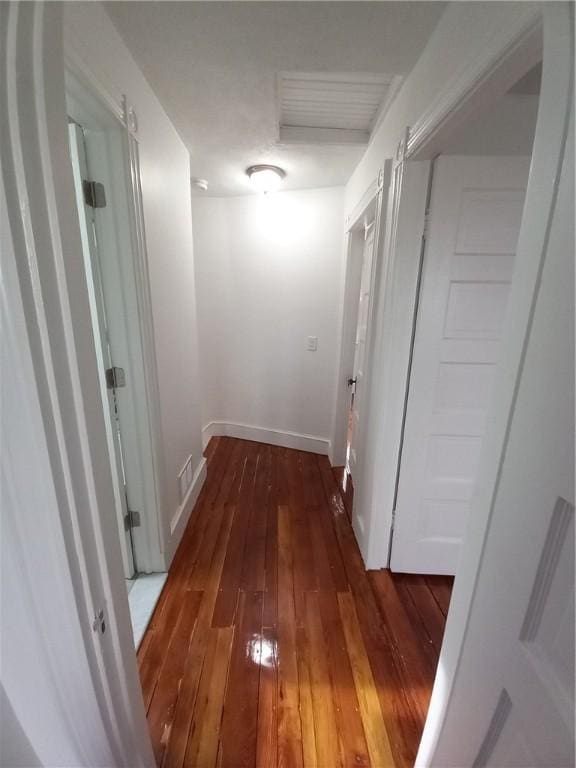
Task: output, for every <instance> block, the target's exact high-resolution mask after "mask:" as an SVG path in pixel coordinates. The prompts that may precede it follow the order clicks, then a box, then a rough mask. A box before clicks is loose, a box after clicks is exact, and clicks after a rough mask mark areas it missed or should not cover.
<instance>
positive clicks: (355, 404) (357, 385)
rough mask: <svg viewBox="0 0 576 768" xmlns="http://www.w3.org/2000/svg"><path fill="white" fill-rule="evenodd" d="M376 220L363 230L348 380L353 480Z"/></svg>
mask: <svg viewBox="0 0 576 768" xmlns="http://www.w3.org/2000/svg"><path fill="white" fill-rule="evenodd" d="M374 229H375V227H374V222H372V224H371V225H370V226H369V227H366V229H365V231H364V249H363V252H362V277H361V279H360V297H359V300H358V321H357V327H356V341H355V349H354V373H353V378H352V380H350V381H349V384H350V388H351V405H350V423H349V431H348V455H347V468H348V472H349V473H350V475H351V477H352V482H354V481H356V480H358V443H359V433H360V424H361V421H360V417H361V414H362V409H363V408H364V407H366V365H367V363H368V360H367V348H366V342H367V336H368V322H369V317H370V312H369V310H370V294H371V290H372V267H373V262H374Z"/></svg>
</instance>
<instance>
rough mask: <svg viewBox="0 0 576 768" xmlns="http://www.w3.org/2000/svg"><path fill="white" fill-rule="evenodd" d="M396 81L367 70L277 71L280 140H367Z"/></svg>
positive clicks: (333, 142)
mask: <svg viewBox="0 0 576 768" xmlns="http://www.w3.org/2000/svg"><path fill="white" fill-rule="evenodd" d="M399 80H400V78H398V77H395V76H393V75H382V74H366V73H318V72H316V73H312V72H310V73H306V72H282V73H280V74H279V75H278V97H279V122H280V141H281V142H282V143H327V144H367V143H368V140H369V139H370V134H371V133H372V131H373V129H374V127H375V125H376V123H377V122H378V120H379V119H380V118H381V116H382V114H383V111H384V109H385V108H386V105H387V104H389V103H390V99H391V97H392V95H393V93H395V91H396V90H397V86H398V84H399Z"/></svg>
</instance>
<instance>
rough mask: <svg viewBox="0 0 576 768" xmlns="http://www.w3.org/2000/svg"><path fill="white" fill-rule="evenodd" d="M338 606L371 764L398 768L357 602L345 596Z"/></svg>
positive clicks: (346, 594) (339, 596)
mask: <svg viewBox="0 0 576 768" xmlns="http://www.w3.org/2000/svg"><path fill="white" fill-rule="evenodd" d="M338 603H339V606H340V615H341V617H342V624H343V627H344V634H345V636H346V645H347V647H348V656H349V658H350V662H351V664H352V672H353V675H354V680H355V684H356V693H357V694H358V702H359V705H360V714H361V717H362V721H363V723H364V733H365V734H366V741H367V744H368V752H369V753H370V760H371V762H372V765H373V766H378V768H388V766H390V768H394V766H395V764H396V762H395V759H394V756H393V754H392V748H391V746H390V740H389V738H388V733H387V731H386V728H385V727H384V728H383V727H382V711H381V709H380V700H379V697H378V692H377V690H376V684H375V682H374V677H373V675H372V668H371V666H370V662H369V660H368V656H367V652H366V647H365V645H364V641H363V638H362V633H361V632H360V630H359V627H358V624H359V622H358V615H357V613H356V608H355V605H354V599H353V597H352V595H351V594H350V593H341V594H339V595H338Z"/></svg>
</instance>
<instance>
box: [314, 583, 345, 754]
mask: <svg viewBox="0 0 576 768" xmlns="http://www.w3.org/2000/svg"><path fill="white" fill-rule="evenodd" d="M306 635H307V637H308V642H309V648H310V684H311V689H312V706H313V709H314V732H315V736H316V763H317V765H318V766H325V765H330V766H334V768H339V766H342V759H341V754H340V748H339V745H340V739H339V734H338V728H337V726H336V711H335V707H334V692H333V689H332V680H331V677H330V670H329V667H328V649H327V646H326V640H325V637H324V632H323V629H322V622H321V620H320V607H319V605H318V594H317V593H316V592H306Z"/></svg>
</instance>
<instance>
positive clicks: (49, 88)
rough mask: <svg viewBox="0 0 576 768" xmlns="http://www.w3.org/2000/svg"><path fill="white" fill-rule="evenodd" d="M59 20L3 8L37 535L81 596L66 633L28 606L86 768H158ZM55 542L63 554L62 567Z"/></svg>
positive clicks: (26, 555) (7, 148)
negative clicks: (86, 728) (127, 571)
mask: <svg viewBox="0 0 576 768" xmlns="http://www.w3.org/2000/svg"><path fill="white" fill-rule="evenodd" d="M62 15H63V8H62V6H61V5H60V4H58V3H54V4H44V3H11V4H8V7H6V8H2V16H3V21H5V22H6V24H5V25H4V24H3V25H2V27H1V35H0V36H1V38H2V40H1V43H2V45H1V46H0V54H1V57H2V67H0V69H1V70H2V78H1V80H0V102H1V105H2V115H3V120H5V122H3V128H4V127H6V130H3V131H2V135H1V137H0V156H1V162H0V167H1V172H2V183H3V186H4V190H5V199H6V207H7V211H8V216H9V222H10V227H11V231H10V232H8V233H6V236H7V238H8V237H11V238H12V243H13V251H14V253H13V262H14V268H15V270H17V273H16V274H17V276H16V282H17V287H18V291H19V293H20V296H19V298H18V301H19V302H20V307H21V312H22V317H23V323H22V327H21V328H19V339H20V340H22V341H23V342H24V343H23V346H22V350H23V352H25V353H26V355H27V357H28V359H29V360H30V366H31V381H30V388H31V389H34V394H35V395H36V396H37V400H36V401H35V403H34V405H35V406H36V405H37V410H38V423H37V427H38V429H37V440H38V445H41V446H43V447H45V449H46V451H45V453H46V457H47V458H46V461H45V462H44V463H43V464H42V465H39V466H38V467H37V473H36V477H35V483H37V484H38V488H39V489H40V490H44V489H50V492H51V493H52V494H53V496H54V499H55V508H54V514H52V510H51V517H50V523H51V526H50V530H49V531H48V530H47V529H46V525H45V523H43V524H41V525H40V524H38V525H37V529H38V531H43V530H46V540H45V542H44V546H43V551H44V552H45V553H50V554H49V555H48V554H47V558H46V559H47V562H48V563H49V565H50V566H51V567H52V566H53V568H52V571H49V572H47V574H46V575H47V579H48V582H47V583H48V584H49V585H51V586H52V588H53V587H54V585H56V584H57V583H58V582H57V580H58V579H59V578H63V579H65V584H66V586H67V587H70V589H71V591H72V600H70V601H69V604H68V605H67V609H68V613H66V614H65V615H64V614H62V615H56V619H57V620H58V629H57V630H55V629H54V627H53V622H51V621H50V620H49V617H50V616H51V615H52V614H53V605H52V603H53V601H52V600H51V599H50V596H47V597H46V599H45V600H42V601H39V600H38V599H37V600H36V601H34V600H32V601H30V602H27V603H26V604H27V606H28V608H29V610H30V611H32V612H33V613H34V615H35V618H36V620H37V622H38V624H37V626H38V627H40V628H42V627H45V626H46V627H48V628H49V633H48V638H49V639H50V640H52V641H54V639H55V638H56V636H57V637H58V640H59V643H58V645H59V646H60V647H61V652H59V653H55V652H51V650H50V646H54V645H56V644H55V643H54V642H51V643H49V642H48V641H47V640H46V638H44V640H42V632H41V631H39V632H38V633H37V637H38V638H40V640H39V642H40V643H41V645H40V648H39V652H41V653H42V654H43V655H42V656H41V658H42V663H43V664H44V666H45V668H46V669H47V670H48V671H49V674H50V676H51V679H52V680H53V681H65V680H67V681H68V683H69V685H70V686H71V687H70V690H71V691H72V692H74V691H75V687H76V688H78V687H79V688H81V690H82V696H78V695H70V696H64V697H56V699H55V706H58V712H59V722H61V723H62V727H63V729H64V730H65V731H66V732H67V733H68V734H69V737H70V738H69V744H70V745H71V747H72V746H74V747H75V750H76V754H77V755H78V764H79V765H80V764H82V765H98V764H101V761H102V755H105V754H112V755H113V756H114V764H117V765H131V766H134V768H140V767H142V768H144V767H146V768H150V767H151V766H153V765H154V764H155V761H154V754H153V751H152V745H151V740H150V735H149V731H148V726H147V722H146V712H145V708H144V702H143V698H142V689H141V686H140V682H139V678H138V668H137V664H136V654H135V650H134V639H133V636H132V627H131V623H130V613H129V607H128V595H127V591H126V587H125V583H124V578H123V571H122V566H121V563H122V559H121V554H120V544H119V541H118V529H117V523H116V517H115V505H114V493H113V483H112V475H111V467H110V460H109V456H108V441H107V435H106V429H105V421H104V414H103V408H102V404H101V396H100V391H99V386H100V384H99V372H98V369H97V356H96V348H95V341H94V336H93V333H92V327H91V325H92V320H91V316H90V307H89V294H88V289H87V282H86V273H85V269H84V264H83V260H82V259H81V258H79V257H78V255H79V254H80V253H81V252H82V243H81V236H80V229H79V224H78V215H77V205H76V199H75V194H74V184H73V177H72V167H71V160H70V148H69V142H68V130H67V121H66V99H65V81H64V62H63V48H64V46H63V19H62ZM4 234H5V233H3V236H4ZM10 258H12V257H10ZM25 404H26V405H27V404H28V400H26V401H25ZM20 463H21V462H20ZM45 514H46V511H45V510H44V509H43V508H42V507H41V506H40V507H38V508H31V509H29V510H28V512H27V515H26V516H25V517H26V518H28V519H27V527H25V528H22V529H21V530H19V531H17V534H16V535H17V543H18V546H19V549H18V551H19V553H20V554H19V558H18V562H19V565H20V567H21V573H22V579H21V580H20V581H21V582H22V584H23V589H24V585H26V584H35V583H41V582H42V579H41V578H40V580H39V579H38V572H37V560H36V558H35V556H34V555H35V540H36V538H37V535H36V534H31V535H26V534H27V533H29V531H31V530H33V528H32V526H33V522H34V521H35V520H39V519H40V520H41V519H43V516H44V515H45ZM53 541H61V542H62V544H63V553H64V555H63V556H60V558H59V559H58V558H57V556H56V551H57V550H56V549H55V548H54V547H52V546H51V545H52V542H53ZM37 589H40V586H38V587H37ZM39 594H40V595H42V592H40V593H39ZM63 630H64V631H63ZM56 631H57V632H58V635H56V634H55V632H56ZM62 648H63V649H64V650H62ZM67 648H69V653H66V652H65V649H67ZM78 657H82V658H83V659H84V660H85V662H86V667H87V670H88V673H87V674H86V675H82V674H81V672H80V670H79V668H78V665H72V666H70V664H71V661H73V660H74V659H76V658H78ZM54 690H55V691H57V686H56V687H55V689H54ZM76 693H77V691H76ZM94 710H96V711H97V712H98V714H99V716H100V719H101V723H99V724H98V730H95V731H94V734H89V735H88V737H87V738H82V733H79V731H78V727H79V724H81V723H82V722H83V721H86V722H90V719H91V718H92V717H93V714H94ZM96 725H97V724H96V723H95V726H96ZM100 726H101V727H100Z"/></svg>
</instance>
